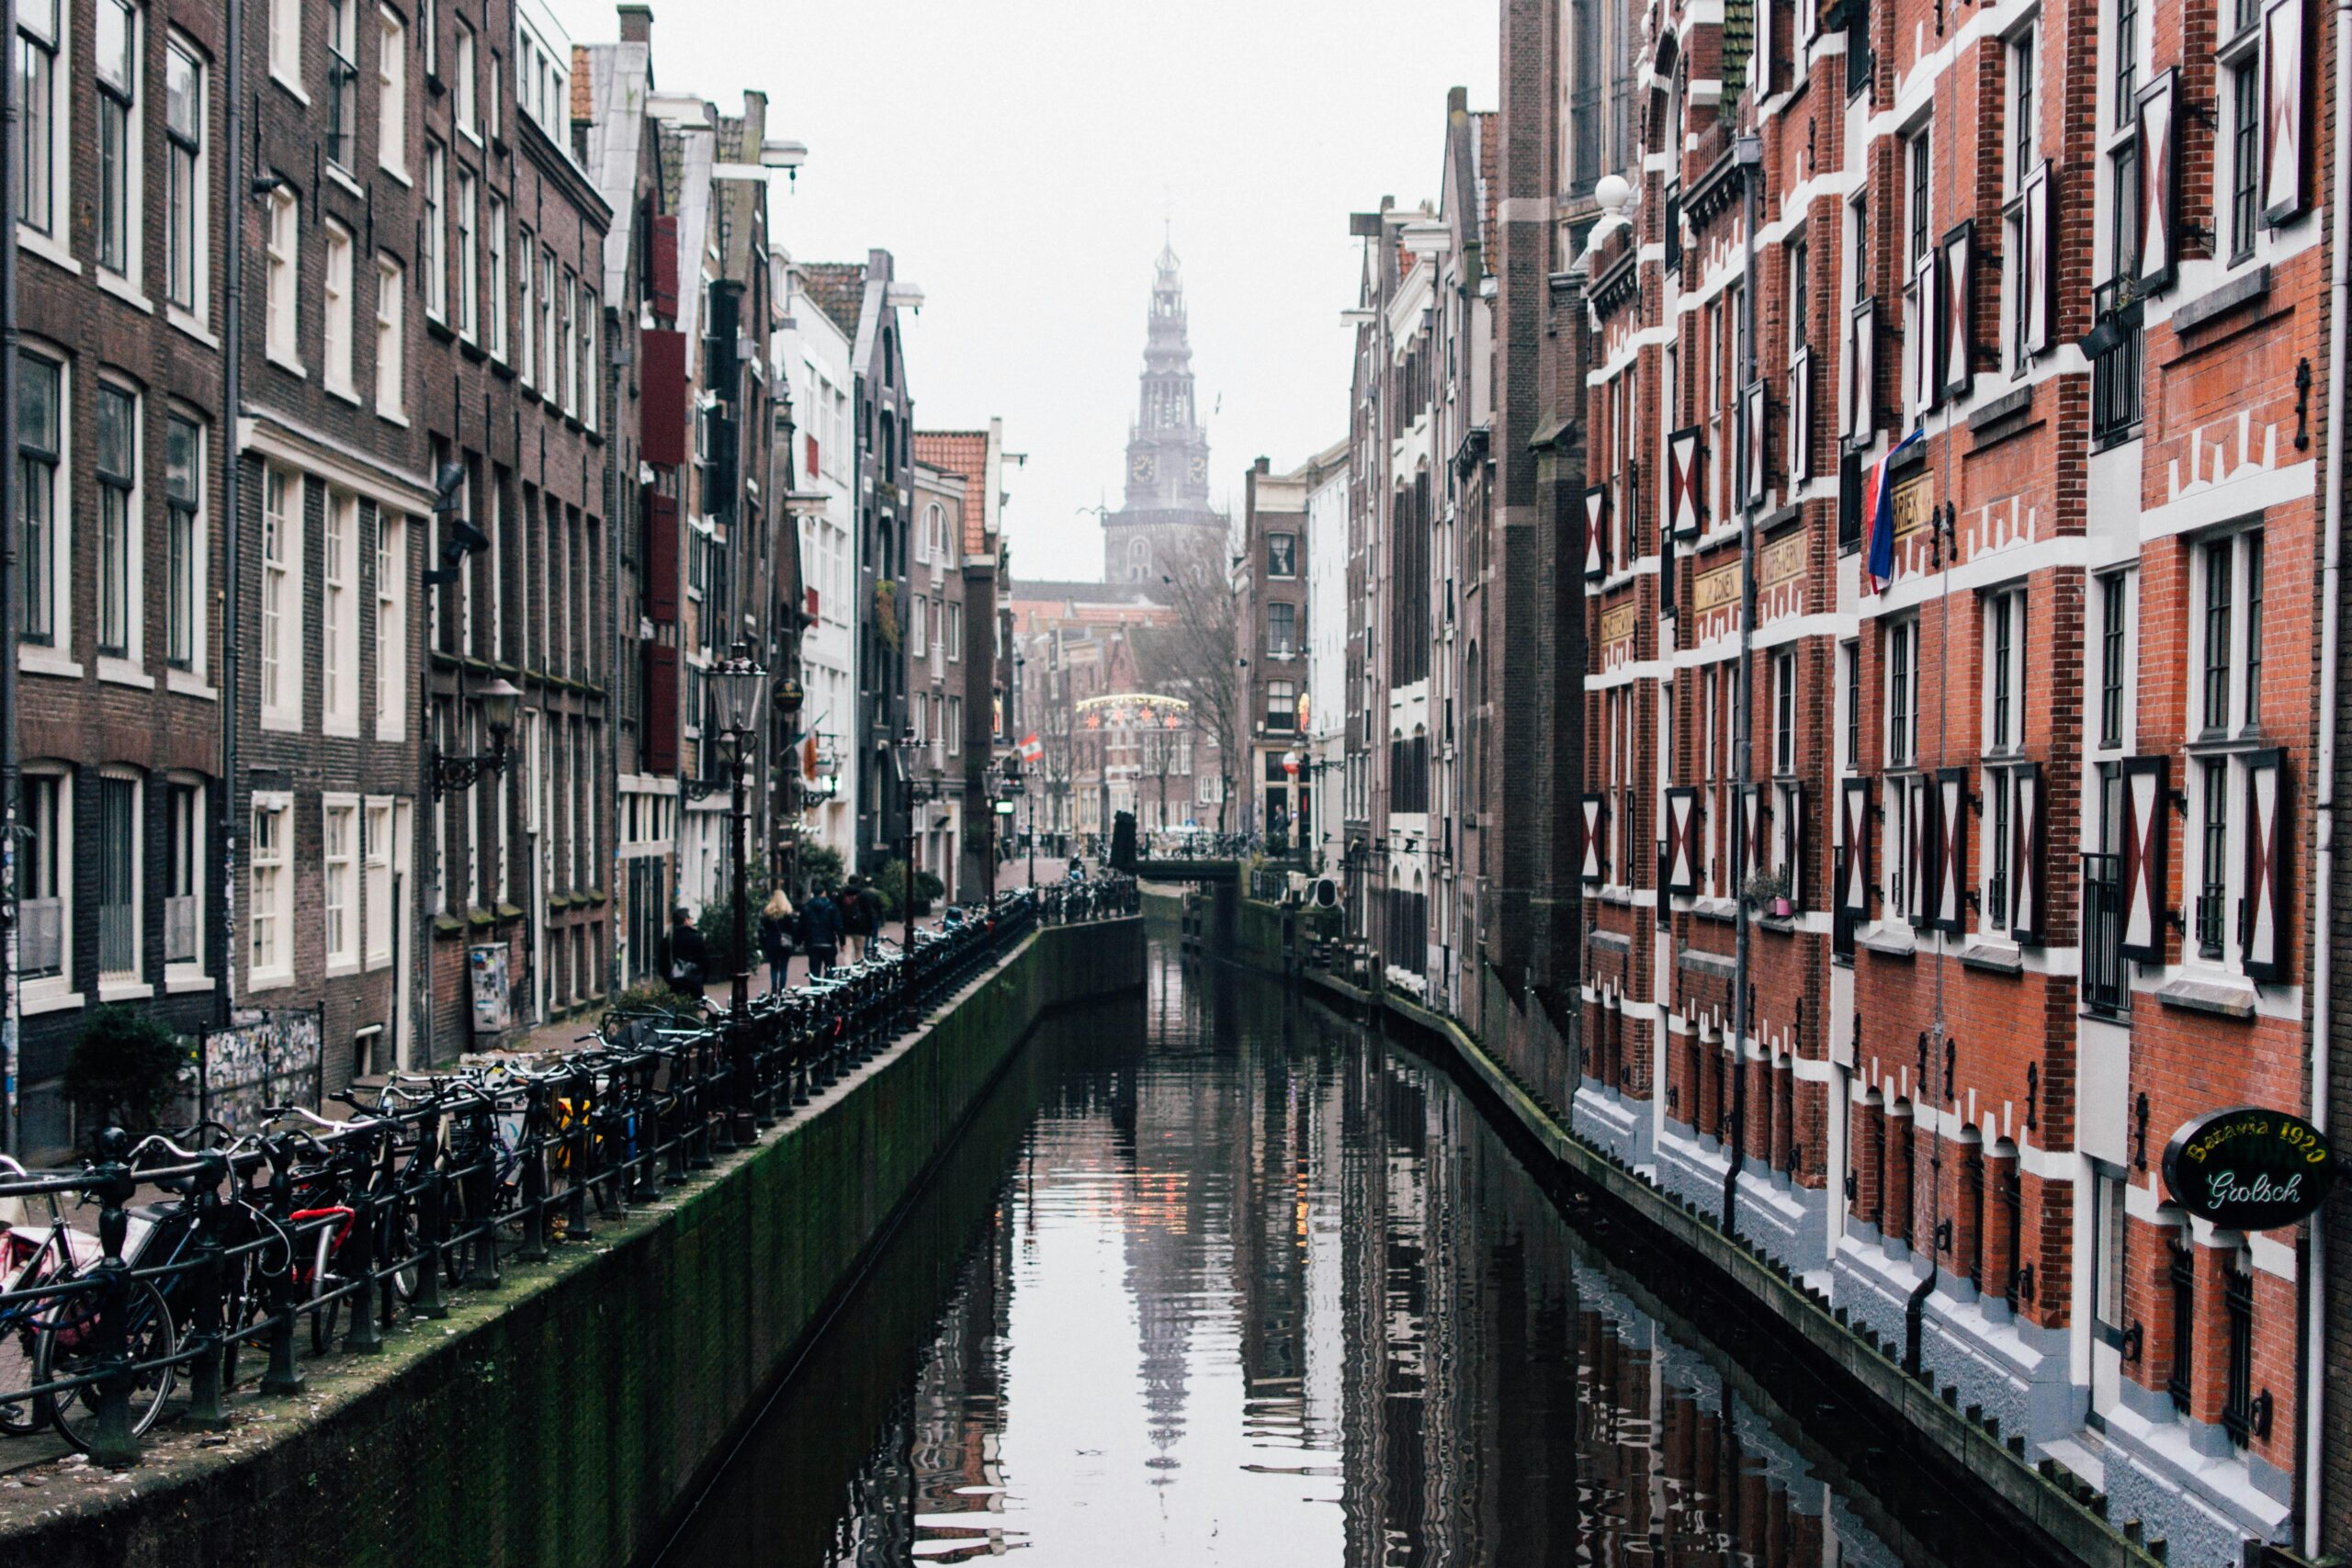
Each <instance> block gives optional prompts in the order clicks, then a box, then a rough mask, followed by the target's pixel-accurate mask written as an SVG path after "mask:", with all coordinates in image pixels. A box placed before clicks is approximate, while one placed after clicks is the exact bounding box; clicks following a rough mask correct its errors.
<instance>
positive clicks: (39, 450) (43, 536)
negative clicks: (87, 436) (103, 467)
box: [17, 354, 74, 647]
mask: <svg viewBox="0 0 2352 1568" xmlns="http://www.w3.org/2000/svg"><path fill="white" fill-rule="evenodd" d="M17 369H18V372H19V375H18V377H17V490H18V492H19V496H20V500H19V502H18V505H19V506H20V508H21V509H22V511H23V514H24V542H23V546H22V554H23V567H22V570H23V572H24V579H25V612H24V614H25V624H24V629H23V633H22V636H23V637H24V640H25V641H27V642H31V643H42V644H47V645H50V646H53V647H62V646H63V645H64V644H65V643H66V641H67V637H66V632H67V629H68V628H67V626H66V625H65V621H66V618H67V613H68V610H69V608H70V606H71V605H72V604H73V602H74V601H73V598H72V595H71V594H70V593H68V592H66V586H65V584H66V573H67V571H68V570H70V565H69V563H70V560H71V556H72V548H71V547H72V540H71V538H70V537H69V536H67V532H66V531H67V529H68V528H69V527H70V524H69V523H68V522H67V521H66V518H67V513H65V512H64V511H63V510H62V508H61V507H60V506H59V505H58V502H57V474H58V463H59V460H60V458H61V457H62V456H63V442H64V412H65V405H64V392H63V389H62V385H61V383H62V379H63V376H64V372H63V370H62V368H61V367H58V366H56V365H53V364H51V363H50V362H49V361H48V360H46V359H42V358H40V357H38V356H37V355H30V354H21V355H17Z"/></svg>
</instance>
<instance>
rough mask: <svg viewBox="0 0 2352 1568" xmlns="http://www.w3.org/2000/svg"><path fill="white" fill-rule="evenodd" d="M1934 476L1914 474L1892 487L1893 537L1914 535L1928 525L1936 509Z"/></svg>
mask: <svg viewBox="0 0 2352 1568" xmlns="http://www.w3.org/2000/svg"><path fill="white" fill-rule="evenodd" d="M1935 481H1936V476H1935V475H1933V474H1914V475H1913V476H1912V477H1911V478H1909V479H1905V480H1904V481H1903V482H1902V483H1901V484H1898V485H1896V486H1895V487H1894V536H1895V537H1896V538H1898V539H1899V538H1901V537H1902V536H1904V535H1905V534H1911V533H1916V532H1917V531H1918V530H1919V529H1921V528H1924V527H1926V526H1927V525H1928V513H1932V512H1933V511H1935V509H1936V482H1935Z"/></svg>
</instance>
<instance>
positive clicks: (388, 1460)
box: [0, 918, 1145, 1568]
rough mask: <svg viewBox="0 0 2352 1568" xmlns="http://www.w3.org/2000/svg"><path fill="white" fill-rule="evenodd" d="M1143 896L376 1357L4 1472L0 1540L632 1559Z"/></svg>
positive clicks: (206, 1550) (1132, 976)
mask: <svg viewBox="0 0 2352 1568" xmlns="http://www.w3.org/2000/svg"><path fill="white" fill-rule="evenodd" d="M1144 926H1145V922H1144V920H1143V919H1140V918H1125V919H1105V920H1097V921H1092V922H1089V923H1085V924H1078V925H1062V926H1047V927H1044V928H1042V929H1039V930H1038V931H1035V932H1034V933H1032V934H1031V935H1030V936H1028V937H1027V938H1026V939H1025V940H1023V941H1022V942H1021V943H1020V944H1019V945H1018V946H1017V947H1016V948H1015V949H1014V950H1013V951H1012V953H1009V954H1007V955H1006V956H1005V957H1003V958H1002V959H1001V960H1000V961H999V962H997V963H996V964H994V965H992V966H991V967H989V969H988V970H987V971H985V972H984V973H982V974H981V975H979V976H978V977H976V978H974V979H973V980H971V981H969V982H967V984H966V985H965V986H964V987H961V988H960V989H959V990H957V991H956V992H955V993H954V994H953V995H952V996H951V997H949V998H946V999H945V1000H944V1002H943V1003H942V1004H941V1005H939V1006H938V1007H936V1008H935V1009H933V1010H932V1011H931V1013H930V1014H929V1016H927V1017H926V1018H925V1019H923V1020H922V1021H921V1022H920V1023H919V1024H918V1025H917V1026H916V1027H915V1028H914V1029H913V1030H911V1031H910V1032H908V1033H907V1034H905V1035H904V1036H902V1037H901V1038H900V1039H899V1040H898V1041H897V1042H896V1043H893V1044H891V1045H889V1046H888V1047H887V1048H885V1049H883V1050H882V1051H880V1052H879V1053H878V1054H876V1055H875V1056H873V1057H872V1058H871V1059H870V1060H868V1061H866V1062H865V1064H863V1065H862V1066H857V1067H855V1068H854V1070H852V1071H851V1072H849V1073H848V1074H847V1075H846V1076H844V1077H842V1078H841V1079H840V1080H839V1081H837V1082H835V1083H833V1084H832V1085H831V1086H830V1087H828V1088H826V1089H823V1090H822V1091H820V1093H818V1094H817V1095H816V1096H815V1097H814V1098H812V1099H811V1100H810V1101H809V1104H808V1105H806V1106H805V1107H802V1108H799V1109H797V1110H796V1111H794V1113H793V1114H792V1115H791V1116H790V1117H789V1119H787V1120H786V1121H784V1122H782V1123H781V1124H780V1125H778V1126H777V1127H775V1128H774V1129H772V1130H770V1131H768V1132H767V1133H766V1134H763V1136H762V1137H761V1138H760V1139H759V1140H758V1142H757V1143H756V1144H754V1145H751V1146H750V1147H748V1148H745V1149H742V1150H741V1151H739V1152H736V1153H733V1154H730V1155H722V1156H719V1158H718V1162H717V1164H716V1165H715V1166H714V1167H713V1168H710V1169H709V1170H707V1171H704V1172H699V1173H696V1174H695V1179H693V1180H691V1181H689V1182H687V1183H686V1184H684V1185H682V1186H679V1185H673V1187H672V1188H671V1189H670V1190H669V1191H668V1192H667V1193H666V1195H665V1196H664V1197H663V1198H662V1200H661V1201H657V1202H654V1203H652V1204H650V1205H648V1206H646V1207H644V1208H641V1209H638V1210H635V1211H633V1212H632V1213H631V1214H630V1215H629V1216H628V1218H626V1219H623V1220H618V1221H613V1222H606V1223H603V1224H598V1225H597V1227H596V1229H595V1233H594V1238H593V1240H591V1241H589V1242H587V1243H585V1244H582V1245H576V1246H561V1247H557V1248H556V1249H555V1250H554V1254H553V1256H552V1258H550V1259H549V1260H548V1261H547V1262H545V1263H539V1264H529V1263H519V1262H517V1263H512V1264H509V1265H507V1266H506V1268H505V1272H504V1275H503V1280H502V1282H501V1284H500V1286H499V1287H498V1288H497V1289H495V1290H492V1291H481V1292H462V1293H460V1294H459V1295H458V1296H457V1297H456V1299H455V1301H454V1303H453V1307H452V1311H451V1313H450V1315H449V1316H448V1317H447V1318H446V1319H441V1320H437V1321H436V1320H411V1321H406V1322H404V1323H402V1324H401V1325H400V1326H399V1327H397V1328H395V1329H393V1330H392V1331H390V1333H389V1334H388V1335H387V1337H386V1339H387V1342H386V1347H385V1350H384V1352H383V1354H381V1355H380V1356H376V1357H356V1356H350V1355H342V1356H336V1357H332V1358H328V1359H322V1360H319V1361H315V1362H311V1363H307V1364H306V1366H305V1369H304V1370H305V1371H306V1372H307V1374H308V1382H307V1384H306V1386H305V1387H304V1388H303V1390H302V1391H301V1393H300V1394H298V1395H295V1396H292V1397H286V1396H277V1397H271V1396H265V1395H259V1394H255V1393H239V1394H237V1395H235V1396H233V1397H232V1399H231V1400H230V1401H229V1404H228V1407H229V1415H230V1417H231V1421H230V1425H229V1427H227V1429H226V1430H225V1431H222V1432H219V1433H207V1432H201V1431H198V1430H195V1429H192V1428H189V1427H184V1426H183V1427H172V1426H166V1427H162V1428H159V1429H158V1432H157V1434H155V1435H154V1436H153V1438H151V1440H150V1442H149V1444H148V1446H147V1448H146V1450H145V1452H144V1453H143V1455H142V1461H141V1464H140V1465H139V1466H137V1467H136V1468H135V1469H131V1470H128V1471H123V1472H112V1473H109V1472H102V1471H100V1470H98V1469H97V1467H96V1466H89V1465H81V1464H77V1463H74V1462H72V1461H68V1462H65V1463H53V1464H46V1465H42V1466H39V1467H36V1468H34V1469H32V1470H28V1471H21V1472H16V1473H14V1474H12V1475H11V1476H9V1477H8V1478H7V1480H8V1481H10V1482H14V1483H15V1484H13V1485H10V1484H7V1483H0V1553H4V1554H5V1555H6V1557H7V1559H8V1560H9V1561H13V1562H39V1563H41V1564H43V1565H44V1568H80V1565H83V1564H88V1565H91V1568H96V1565H98V1564H126V1563H128V1564H181V1563H187V1564H197V1563H202V1564H206V1565H208V1568H209V1565H212V1564H254V1565H261V1564H275V1563H302V1562H322V1561H333V1562H338V1563H352V1564H368V1563H387V1564H389V1563H396V1562H397V1563H403V1564H407V1563H418V1562H431V1563H444V1562H447V1563H457V1562H500V1563H534V1564H545V1565H547V1568H559V1565H566V1564H579V1565H581V1568H611V1565H612V1564H614V1563H627V1562H637V1561H639V1560H640V1559H643V1558H645V1557H647V1556H648V1555H650V1553H651V1552H652V1551H654V1550H655V1549H656V1548H658V1546H659V1545H660V1543H661V1540H662V1531H663V1529H664V1528H665V1526H666V1524H667V1523H668V1521H670V1520H671V1519H672V1518H673V1517H674V1516H675V1515H676V1514H677V1512H678V1510H679V1509H680V1508H681V1507H682V1506H684V1505H685V1504H686V1503H687V1502H688V1501H689V1500H690V1499H691V1498H692V1497H693V1495H695V1489H696V1488H697V1486H698V1485H699V1484H700V1483H701V1482H702V1480H703V1479H704V1477H705V1476H706V1475H707V1473H709V1472H710V1471H711V1469H712V1468H713V1467H714V1466H715V1465H716V1464H717V1463H718V1461H719V1460H720V1458H721V1457H722V1456H723V1455H724V1453H725V1452H726V1450H727V1448H728V1446H729V1441H730V1439H731V1438H732V1437H733V1435H734V1434H735V1433H736V1432H737V1431H738V1430H739V1429H740V1428H741V1427H743V1425H744V1424H745V1423H746V1422H747V1421H748V1420H749V1419H750V1418H751V1417H752V1416H753V1415H754V1414H755V1413H756V1411H757V1408H758V1407H759V1405H760V1404H761V1403H762V1401H763V1397H764V1395H765V1393H766V1392H767V1391H768V1390H769V1389H770V1388H771V1387H772V1386H773V1385H774V1384H775V1382H776V1380H777V1379H778V1378H779V1377H781V1376H782V1375H784V1373H785V1372H786V1371H787V1370H788V1369H789V1368H790V1367H791V1365H792V1364H793V1363H794V1361H795V1360H796V1359H797V1357H798V1356H799V1355H800V1354H801V1353H802V1352H803V1351H804V1350H805V1348H806V1347H807V1346H808V1345H809V1343H810V1342H811V1341H812V1340H813V1339H814V1338H815V1337H817V1336H819V1335H820V1333H821V1332H822V1330H823V1328H824V1325H825V1324H826V1322H827V1321H828V1317H829V1314H830V1313H831V1310H832V1307H833V1305H834V1303H837V1302H838V1301H839V1300H840V1299H841V1298H842V1295H843V1294H844V1292H846V1291H847V1290H848V1288H849V1287H850V1286H851V1285H852V1284H854V1281H855V1280H856V1279H857V1277H858V1275H859V1273H860V1271H861V1270H862V1269H863V1268H864V1267H865V1261H866V1259H867V1258H869V1257H870V1256H871V1255H872V1253H873V1251H874V1249H875V1248H876V1246H877V1245H878V1244H879V1243H880V1242H881V1241H882V1240H883V1239H884V1238H885V1237H887V1235H888V1232H889V1230H890V1228H891V1226H892V1224H894V1222H895V1218H896V1216H897V1215H898V1214H899V1213H901V1211H902V1209H903V1207H904V1206H905V1205H906V1204H907V1203H908V1202H909V1201H910V1200H911V1199H912V1198H913V1197H914V1196H915V1195H916V1194H917V1193H918V1192H919V1191H920V1190H922V1187H923V1185H924V1183H925V1181H926V1180H927V1179H928V1178H929V1176H930V1175H931V1173H932V1172H933V1169H934V1168H936V1166H937V1163H938V1162H939V1161H940V1160H941V1158H942V1157H943V1156H944V1155H945V1153H946V1151H947V1150H948V1149H949V1148H950V1147H952V1146H953V1145H954V1144H955V1143H956V1139H957V1137H958V1135H959V1133H960V1132H961V1130H962V1127H963V1125H964V1122H965V1121H966V1119H967V1116H968V1115H969V1114H970V1113H971V1111H972V1110H973V1108H974V1107H975V1106H976V1105H977V1104H978V1101H979V1100H980V1098H981V1097H982V1095H983V1094H984V1093H985V1091H986V1090H987V1089H988V1088H989V1085H990V1084H991V1083H992V1082H993V1081H994V1080H995V1078H996V1077H998V1075H999V1074H1000V1073H1001V1071H1002V1070H1003V1069H1004V1067H1005V1066H1006V1064H1007V1063H1008V1062H1009V1061H1010V1060H1011V1059H1012V1056H1013V1055H1015V1054H1016V1052H1017V1050H1018V1049H1019V1047H1020V1045H1021V1043H1022V1042H1023V1040H1024V1039H1025V1038H1026V1036H1027V1035H1028V1033H1029V1032H1030V1031H1031V1029H1032V1028H1033V1027H1035V1024H1036V1023H1037V1022H1038V1021H1040V1020H1041V1019H1043V1018H1045V1017H1046V1016H1047V1015H1048V1014H1050V1013H1052V1012H1054V1011H1056V1010H1059V1009H1062V1008H1065V1007H1069V1006H1073V1005H1078V1004H1080V1003H1084V1002H1087V1001H1090V1000H1093V999H1096V998H1104V997H1109V996H1114V995H1117V994H1120V993H1122V992H1125V991H1130V990H1132V989H1134V988H1135V987H1136V986H1138V985H1139V984H1140V983H1141V980H1142V976H1143V973H1144V956H1145V934H1144Z"/></svg>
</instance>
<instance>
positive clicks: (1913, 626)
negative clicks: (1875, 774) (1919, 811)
mask: <svg viewBox="0 0 2352 1568" xmlns="http://www.w3.org/2000/svg"><path fill="white" fill-rule="evenodd" d="M1881 646H1882V647H1883V649H1884V650H1885V663H1886V667H1885V668H1884V669H1883V671H1880V679H1881V683H1882V685H1883V688H1884V691H1885V700H1884V701H1883V704H1882V705H1881V706H1880V712H1879V722H1880V726H1881V728H1880V731H1879V738H1880V744H1881V745H1882V746H1883V748H1884V750H1883V751H1882V752H1881V753H1880V754H1881V755H1882V756H1883V757H1884V758H1885V760H1886V761H1885V766H1886V768H1887V769H1888V770H1890V771H1892V770H1895V769H1904V768H1916V767H1917V766H1918V765H1919V622H1918V619H1917V616H1909V615H1906V616H1902V617H1899V618H1896V619H1893V620H1890V621H1888V622H1887V625H1886V635H1885V639H1884V641H1883V644H1882V645H1881ZM1898 674H1899V675H1900V676H1901V677H1902V684H1903V691H1902V694H1901V697H1900V698H1899V699H1898V697H1897V694H1896V690H1895V685H1896V676H1897V675H1898ZM1898 701H1899V702H1900V704H1901V706H1902V707H1903V708H1907V710H1908V711H1899V710H1898ZM1898 719H1899V720H1900V721H1901V728H1900V731H1899V735H1900V739H1899V743H1898V728H1897V720H1898Z"/></svg>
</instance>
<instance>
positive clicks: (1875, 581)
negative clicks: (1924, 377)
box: [1870, 427, 1928, 593]
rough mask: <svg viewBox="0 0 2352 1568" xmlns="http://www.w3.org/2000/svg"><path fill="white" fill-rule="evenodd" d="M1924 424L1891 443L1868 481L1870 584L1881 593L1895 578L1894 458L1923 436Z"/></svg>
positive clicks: (1925, 433)
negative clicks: (1876, 470)
mask: <svg viewBox="0 0 2352 1568" xmlns="http://www.w3.org/2000/svg"><path fill="white" fill-rule="evenodd" d="M1927 434H1928V433H1927V431H1926V429H1925V428H1924V427H1923V428H1921V429H1918V430H1915V431H1913V432H1912V433H1911V434H1908V435H1906V436H1905V437H1904V438H1903V439H1902V440H1900V441H1898V442H1896V443H1895V444H1894V450H1893V451H1891V452H1889V453H1888V454H1887V455H1886V456H1885V457H1882V458H1880V459H1879V465H1878V477H1877V478H1875V479H1872V480H1871V547H1870V568H1871V591H1872V592H1879V593H1883V592H1886V585H1887V584H1888V583H1890V582H1892V581H1894V460H1895V459H1896V458H1897V457H1902V456H1903V454H1904V453H1905V452H1908V451H1909V450H1911V448H1912V446H1915V445H1916V444H1917V443H1918V442H1919V441H1920V440H1922V439H1924V438H1925V437H1926V435H1927Z"/></svg>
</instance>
